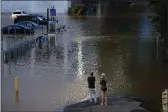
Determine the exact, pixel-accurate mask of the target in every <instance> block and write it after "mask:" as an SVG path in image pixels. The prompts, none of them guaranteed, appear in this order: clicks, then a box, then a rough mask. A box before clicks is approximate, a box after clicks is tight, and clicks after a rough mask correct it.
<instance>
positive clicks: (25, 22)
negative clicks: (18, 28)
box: [15, 21, 44, 29]
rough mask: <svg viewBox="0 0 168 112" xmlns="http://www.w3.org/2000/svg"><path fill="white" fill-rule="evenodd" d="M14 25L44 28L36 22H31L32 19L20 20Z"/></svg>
mask: <svg viewBox="0 0 168 112" xmlns="http://www.w3.org/2000/svg"><path fill="white" fill-rule="evenodd" d="M15 25H23V26H26V27H28V28H34V29H42V28H44V27H43V26H42V25H38V24H37V23H35V22H32V21H21V22H18V23H16V24H15Z"/></svg>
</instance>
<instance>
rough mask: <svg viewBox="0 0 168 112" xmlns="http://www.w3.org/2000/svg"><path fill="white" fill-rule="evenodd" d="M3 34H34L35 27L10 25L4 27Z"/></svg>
mask: <svg viewBox="0 0 168 112" xmlns="http://www.w3.org/2000/svg"><path fill="white" fill-rule="evenodd" d="M2 33H3V34H34V29H33V28H28V27H25V26H22V25H10V26H6V27H3V28H2Z"/></svg>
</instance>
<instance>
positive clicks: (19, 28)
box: [14, 26, 22, 30]
mask: <svg viewBox="0 0 168 112" xmlns="http://www.w3.org/2000/svg"><path fill="white" fill-rule="evenodd" d="M21 29H22V28H21V27H19V26H14V30H21Z"/></svg>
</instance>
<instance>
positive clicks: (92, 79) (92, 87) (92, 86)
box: [87, 72, 97, 103]
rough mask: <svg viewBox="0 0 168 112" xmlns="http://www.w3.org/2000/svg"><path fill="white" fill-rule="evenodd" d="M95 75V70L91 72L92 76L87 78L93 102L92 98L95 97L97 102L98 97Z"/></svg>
mask: <svg viewBox="0 0 168 112" xmlns="http://www.w3.org/2000/svg"><path fill="white" fill-rule="evenodd" d="M95 80H96V79H95V77H94V76H93V72H91V73H90V76H89V77H88V78H87V81H88V87H89V93H90V102H92V98H93V97H94V101H95V103H97V98H96V90H95Z"/></svg>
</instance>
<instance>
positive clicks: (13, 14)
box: [11, 10, 28, 19]
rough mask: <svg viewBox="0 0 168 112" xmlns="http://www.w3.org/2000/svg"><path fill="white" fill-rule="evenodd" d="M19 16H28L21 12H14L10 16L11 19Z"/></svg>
mask: <svg viewBox="0 0 168 112" xmlns="http://www.w3.org/2000/svg"><path fill="white" fill-rule="evenodd" d="M20 15H28V14H27V13H26V12H25V11H22V10H14V11H13V12H12V14H11V19H16V18H17V16H20Z"/></svg>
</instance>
